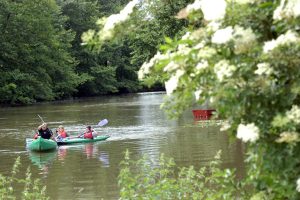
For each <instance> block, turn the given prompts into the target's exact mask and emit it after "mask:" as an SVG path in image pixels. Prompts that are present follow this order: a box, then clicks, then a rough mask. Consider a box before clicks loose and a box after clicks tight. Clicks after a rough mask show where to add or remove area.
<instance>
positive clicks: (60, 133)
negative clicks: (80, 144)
mask: <svg viewBox="0 0 300 200" xmlns="http://www.w3.org/2000/svg"><path fill="white" fill-rule="evenodd" d="M58 134H59V135H60V137H62V138H66V137H68V134H67V133H66V132H65V131H62V132H58Z"/></svg>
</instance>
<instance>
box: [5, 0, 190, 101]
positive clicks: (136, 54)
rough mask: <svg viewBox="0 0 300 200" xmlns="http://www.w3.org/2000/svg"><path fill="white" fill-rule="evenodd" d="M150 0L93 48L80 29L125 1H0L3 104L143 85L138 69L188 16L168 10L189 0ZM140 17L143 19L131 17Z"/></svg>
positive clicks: (131, 89)
mask: <svg viewBox="0 0 300 200" xmlns="http://www.w3.org/2000/svg"><path fill="white" fill-rule="evenodd" d="M155 1H157V4H155V7H153V6H149V5H148V6H145V5H147V4H146V1H145V2H143V1H141V5H140V7H139V8H138V9H137V10H136V12H135V13H134V14H133V16H132V18H131V19H130V20H129V21H128V22H126V23H127V24H126V25H124V26H130V27H134V28H132V30H130V31H128V32H126V33H124V35H123V36H122V37H121V38H117V39H114V40H113V41H110V42H109V43H107V44H105V45H104V46H103V48H102V49H101V50H100V51H98V52H94V51H89V50H88V49H87V48H86V47H84V46H82V45H81V35H82V33H83V32H85V31H87V30H89V29H97V27H96V21H97V19H99V18H101V17H103V16H108V15H110V14H113V13H117V12H119V11H120V10H121V9H122V7H124V5H126V4H127V3H128V0H56V1H55V0H14V1H7V0H0V103H1V104H11V105H13V104H29V103H34V102H39V101H51V100H58V99H65V98H70V97H74V96H77V97H81V96H96V95H100V94H109V93H125V92H136V91H141V90H143V89H145V88H144V87H143V85H142V84H141V83H140V82H139V81H138V79H137V70H138V69H139V67H140V66H141V64H142V63H143V62H144V61H146V60H148V59H149V58H151V57H152V56H153V55H154V54H155V53H156V51H157V47H158V46H159V44H162V43H163V42H164V36H168V37H175V36H176V35H181V30H182V29H184V27H185V26H186V22H185V21H183V20H181V21H179V20H176V19H175V17H172V16H175V15H176V13H177V12H178V11H179V10H180V9H181V8H183V7H185V6H186V5H187V3H189V2H191V1H190V0H177V1H167V0H155ZM153 5H154V4H153ZM157 5H158V6H157ZM170 16H171V17H170ZM141 18H142V19H145V20H144V23H140V22H139V23H135V22H136V21H140V20H139V19H141ZM158 86H159V87H162V86H161V85H158Z"/></svg>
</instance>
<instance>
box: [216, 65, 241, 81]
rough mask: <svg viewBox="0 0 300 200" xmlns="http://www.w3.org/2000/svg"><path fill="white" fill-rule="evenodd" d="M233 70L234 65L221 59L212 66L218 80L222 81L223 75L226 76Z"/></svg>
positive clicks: (230, 74)
mask: <svg viewBox="0 0 300 200" xmlns="http://www.w3.org/2000/svg"><path fill="white" fill-rule="evenodd" d="M235 70H236V66H234V65H230V63H229V61H228V60H221V61H219V62H218V63H217V64H216V65H215V66H214V72H215V73H216V75H217V77H218V79H219V81H220V82H222V81H223V80H224V78H225V77H227V78H228V77H230V76H232V74H233V72H234V71H235Z"/></svg>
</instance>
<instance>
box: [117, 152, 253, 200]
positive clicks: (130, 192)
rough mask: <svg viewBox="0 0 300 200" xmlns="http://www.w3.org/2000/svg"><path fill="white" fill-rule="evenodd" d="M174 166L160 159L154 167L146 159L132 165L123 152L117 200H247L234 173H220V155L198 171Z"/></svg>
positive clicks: (225, 171)
mask: <svg viewBox="0 0 300 200" xmlns="http://www.w3.org/2000/svg"><path fill="white" fill-rule="evenodd" d="M175 166H176V165H175V163H174V161H173V160H172V159H167V158H165V157H164V155H161V157H160V159H159V162H158V163H157V164H155V163H153V162H151V161H149V159H148V158H147V157H144V158H143V159H141V160H139V161H132V159H130V157H129V153H128V152H126V155H125V160H124V161H122V163H121V171H120V175H119V186H120V196H121V198H120V199H195V200H200V199H203V200H204V199H205V200H207V199H228V200H231V199H239V197H240V199H249V196H248V195H247V190H245V188H243V187H242V186H243V185H242V184H240V183H239V182H238V181H237V180H236V178H235V175H234V174H235V173H234V170H230V169H224V170H222V169H220V168H221V160H220V152H218V153H217V155H216V156H215V159H214V160H213V161H212V162H210V164H209V166H207V167H202V168H200V169H199V170H198V169H195V168H194V167H193V166H190V167H188V168H186V167H183V168H179V169H177V168H176V167H175Z"/></svg>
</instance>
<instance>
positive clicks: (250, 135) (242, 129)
mask: <svg viewBox="0 0 300 200" xmlns="http://www.w3.org/2000/svg"><path fill="white" fill-rule="evenodd" d="M237 138H239V139H241V140H242V141H243V142H248V141H250V142H255V141H256V140H258V138H259V129H258V127H257V126H255V124H254V123H251V124H247V125H244V124H240V125H239V126H238V129H237Z"/></svg>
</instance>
